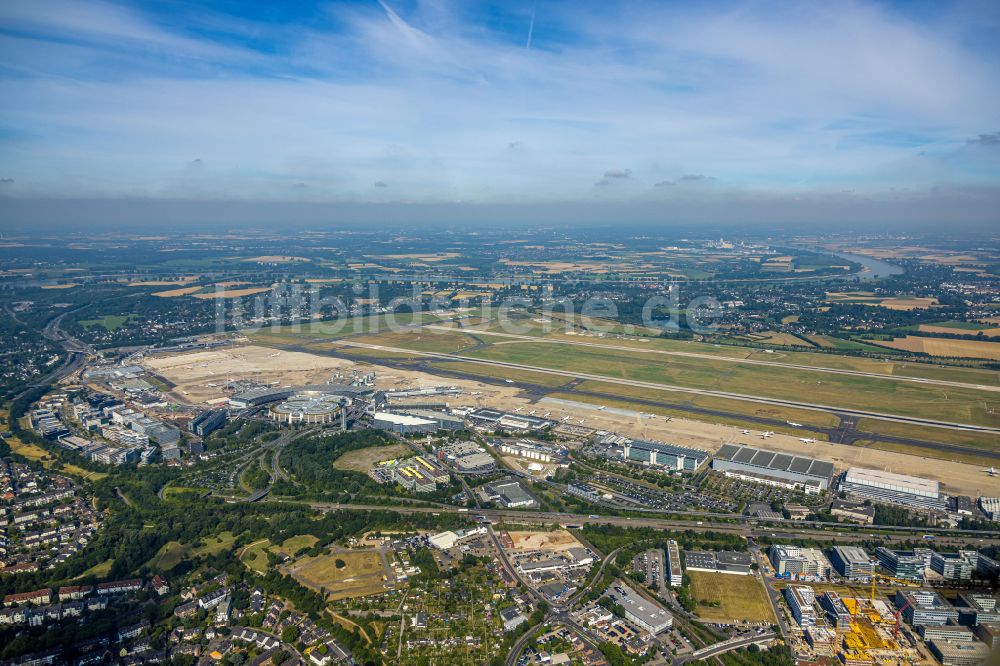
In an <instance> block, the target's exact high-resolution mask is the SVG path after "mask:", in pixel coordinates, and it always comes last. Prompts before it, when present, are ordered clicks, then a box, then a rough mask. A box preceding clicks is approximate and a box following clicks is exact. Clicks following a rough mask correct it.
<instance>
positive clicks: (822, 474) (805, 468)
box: [712, 444, 833, 493]
mask: <svg viewBox="0 0 1000 666" xmlns="http://www.w3.org/2000/svg"><path fill="white" fill-rule="evenodd" d="M712 469H715V470H718V471H720V472H723V473H725V474H727V475H729V476H739V477H740V478H744V479H747V480H750V481H756V482H760V483H768V484H770V485H787V486H790V487H795V488H799V489H801V490H804V491H805V492H807V493H815V492H818V491H820V490H826V489H828V488H829V487H830V477H831V476H832V475H833V463H832V462H827V461H825V460H816V459H815V458H806V457H804V456H794V455H791V454H788V453H778V452H775V451H765V450H763V449H755V448H752V447H749V446H740V445H738V444H725V445H724V446H723V447H722V448H721V449H719V452H718V453H716V454H715V458H714V460H713V461H712Z"/></svg>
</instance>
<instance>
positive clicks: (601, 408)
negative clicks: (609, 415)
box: [598, 405, 607, 411]
mask: <svg viewBox="0 0 1000 666" xmlns="http://www.w3.org/2000/svg"><path fill="white" fill-rule="evenodd" d="M598 409H599V410H601V411H604V410H605V409H607V406H605V405H601V406H600V407H598Z"/></svg>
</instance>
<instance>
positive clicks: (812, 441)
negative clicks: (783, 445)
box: [799, 437, 816, 444]
mask: <svg viewBox="0 0 1000 666" xmlns="http://www.w3.org/2000/svg"><path fill="white" fill-rule="evenodd" d="M799 441H800V442H805V443H806V444H815V443H816V440H815V439H813V438H812V437H803V438H801V439H800V440H799Z"/></svg>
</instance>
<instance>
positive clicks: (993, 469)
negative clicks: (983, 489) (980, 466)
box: [983, 467, 997, 476]
mask: <svg viewBox="0 0 1000 666" xmlns="http://www.w3.org/2000/svg"><path fill="white" fill-rule="evenodd" d="M983 471H984V472H986V473H987V474H989V475H990V476H996V475H997V468H996V467H990V468H989V469H984V470H983Z"/></svg>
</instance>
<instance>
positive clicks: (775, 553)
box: [768, 545, 832, 580]
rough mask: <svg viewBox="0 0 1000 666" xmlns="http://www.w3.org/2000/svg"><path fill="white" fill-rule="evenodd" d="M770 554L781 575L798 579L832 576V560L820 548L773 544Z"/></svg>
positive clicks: (776, 569)
mask: <svg viewBox="0 0 1000 666" xmlns="http://www.w3.org/2000/svg"><path fill="white" fill-rule="evenodd" d="M768 554H769V556H770V559H771V563H772V564H773V565H774V569H775V571H776V572H777V573H778V575H779V576H786V577H788V578H794V579H798V580H806V579H811V580H815V579H819V578H829V577H830V573H831V570H832V567H831V565H830V561H829V560H828V559H826V556H825V555H823V551H821V550H819V549H818V548H800V547H798V546H784V545H780V546H779V545H773V546H771V549H770V551H769V553H768Z"/></svg>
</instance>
